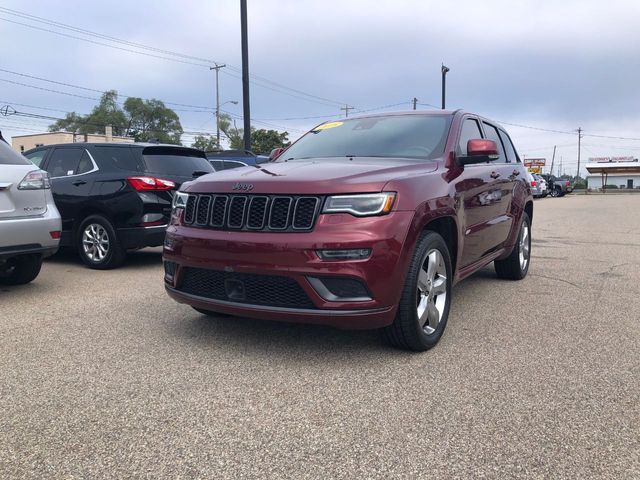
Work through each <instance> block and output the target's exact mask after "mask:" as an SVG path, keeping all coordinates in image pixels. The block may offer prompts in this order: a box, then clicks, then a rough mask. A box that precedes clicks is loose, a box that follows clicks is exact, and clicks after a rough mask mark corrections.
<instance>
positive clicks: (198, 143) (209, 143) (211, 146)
mask: <svg viewBox="0 0 640 480" xmlns="http://www.w3.org/2000/svg"><path fill="white" fill-rule="evenodd" d="M191 146H192V147H193V148H199V149H200V150H204V151H205V152H211V151H213V150H217V149H218V142H217V141H216V137H215V136H213V135H208V136H205V135H198V136H197V137H195V138H194V141H193V143H192V144H191Z"/></svg>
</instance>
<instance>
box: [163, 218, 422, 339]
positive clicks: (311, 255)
mask: <svg viewBox="0 0 640 480" xmlns="http://www.w3.org/2000/svg"><path fill="white" fill-rule="evenodd" d="M412 219H413V212H393V213H391V214H389V215H386V216H381V217H368V218H355V217H352V216H351V215H348V214H333V215H321V216H320V217H319V218H318V221H317V223H316V226H315V228H314V230H313V231H312V232H306V233H269V232H230V231H219V230H209V229H202V228H193V227H185V226H175V225H171V226H169V228H168V229H167V238H166V242H165V248H164V259H165V261H166V262H172V263H173V264H175V265H174V267H175V270H174V271H173V273H172V275H165V286H166V289H167V292H168V294H169V295H170V296H171V297H172V298H174V299H175V300H177V301H178V302H181V303H186V304H189V305H192V306H194V307H197V308H201V309H205V310H212V311H216V312H222V313H228V314H232V315H237V316H247V317H254V318H262V319H269V320H282V321H293V322H301V323H314V324H325V325H332V326H335V327H338V328H345V329H372V328H379V327H382V326H385V325H389V324H390V323H391V322H393V319H394V316H395V312H396V308H397V304H398V302H399V299H400V293H401V290H402V287H403V285H404V276H405V273H406V268H407V261H408V259H407V258H405V257H406V255H404V254H403V253H404V252H405V250H406V246H405V239H406V236H407V232H408V230H409V226H410V224H411V221H412ZM320 249H370V250H371V255H370V256H369V257H368V258H366V259H362V260H341V261H335V260H331V261H327V260H321V259H320V258H319V257H318V255H317V253H316V251H317V250H320ZM189 268H193V269H203V270H211V271H216V272H218V273H222V272H225V275H228V276H229V277H230V278H233V276H234V275H237V276H238V277H239V278H244V276H247V275H255V276H256V277H257V276H272V277H273V276H277V277H279V278H282V277H286V278H287V279H291V280H293V281H295V282H296V283H297V285H299V286H300V287H301V288H302V290H303V291H304V293H305V294H306V296H307V297H308V300H309V303H308V304H306V305H304V306H301V307H297V306H295V305H291V306H286V307H283V306H281V305H280V306H276V305H265V304H252V303H250V302H248V301H244V302H243V301H234V300H233V298H224V297H220V296H218V298H211V297H208V296H203V295H194V294H193V293H190V292H188V291H184V290H186V289H183V279H184V276H185V272H186V271H187V269H189ZM327 277H331V278H338V279H340V278H342V279H353V280H357V281H359V282H361V284H362V285H364V286H365V287H366V289H367V291H368V292H369V297H370V298H368V299H364V300H363V299H358V300H349V301H345V300H342V299H339V298H338V299H336V298H334V299H333V300H327V298H325V297H326V295H325V297H323V296H322V295H321V293H319V291H318V289H317V288H314V286H313V283H312V281H313V280H312V281H310V280H309V279H310V278H311V279H313V278H321V279H322V278H327Z"/></svg>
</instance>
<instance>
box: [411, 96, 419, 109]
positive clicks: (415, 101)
mask: <svg viewBox="0 0 640 480" xmlns="http://www.w3.org/2000/svg"><path fill="white" fill-rule="evenodd" d="M411 101H412V102H413V109H414V110H415V109H416V105H417V104H418V99H417V98H416V97H413V100H411Z"/></svg>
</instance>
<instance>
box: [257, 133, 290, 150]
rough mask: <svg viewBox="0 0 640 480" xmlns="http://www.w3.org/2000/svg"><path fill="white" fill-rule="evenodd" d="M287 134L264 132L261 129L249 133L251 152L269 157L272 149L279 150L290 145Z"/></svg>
mask: <svg viewBox="0 0 640 480" xmlns="http://www.w3.org/2000/svg"><path fill="white" fill-rule="evenodd" d="M288 136H289V133H288V132H282V133H280V132H278V131H276V130H266V129H264V128H261V129H259V130H253V131H252V133H251V151H252V152H253V153H255V154H258V155H259V154H264V155H269V153H271V150H273V149H274V148H281V147H286V146H288V145H290V143H291V142H289V139H288V138H287V137H288Z"/></svg>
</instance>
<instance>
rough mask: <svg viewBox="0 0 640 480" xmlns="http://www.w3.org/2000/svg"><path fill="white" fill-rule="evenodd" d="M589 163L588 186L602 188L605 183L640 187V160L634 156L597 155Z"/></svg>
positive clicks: (630, 187) (614, 186)
mask: <svg viewBox="0 0 640 480" xmlns="http://www.w3.org/2000/svg"><path fill="white" fill-rule="evenodd" d="M589 161H590V163H587V165H586V168H587V172H589V173H588V175H587V188H588V189H590V190H601V189H602V186H603V185H606V186H613V188H617V189H625V190H632V189H640V162H638V159H637V158H633V157H597V158H590V159H589Z"/></svg>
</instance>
